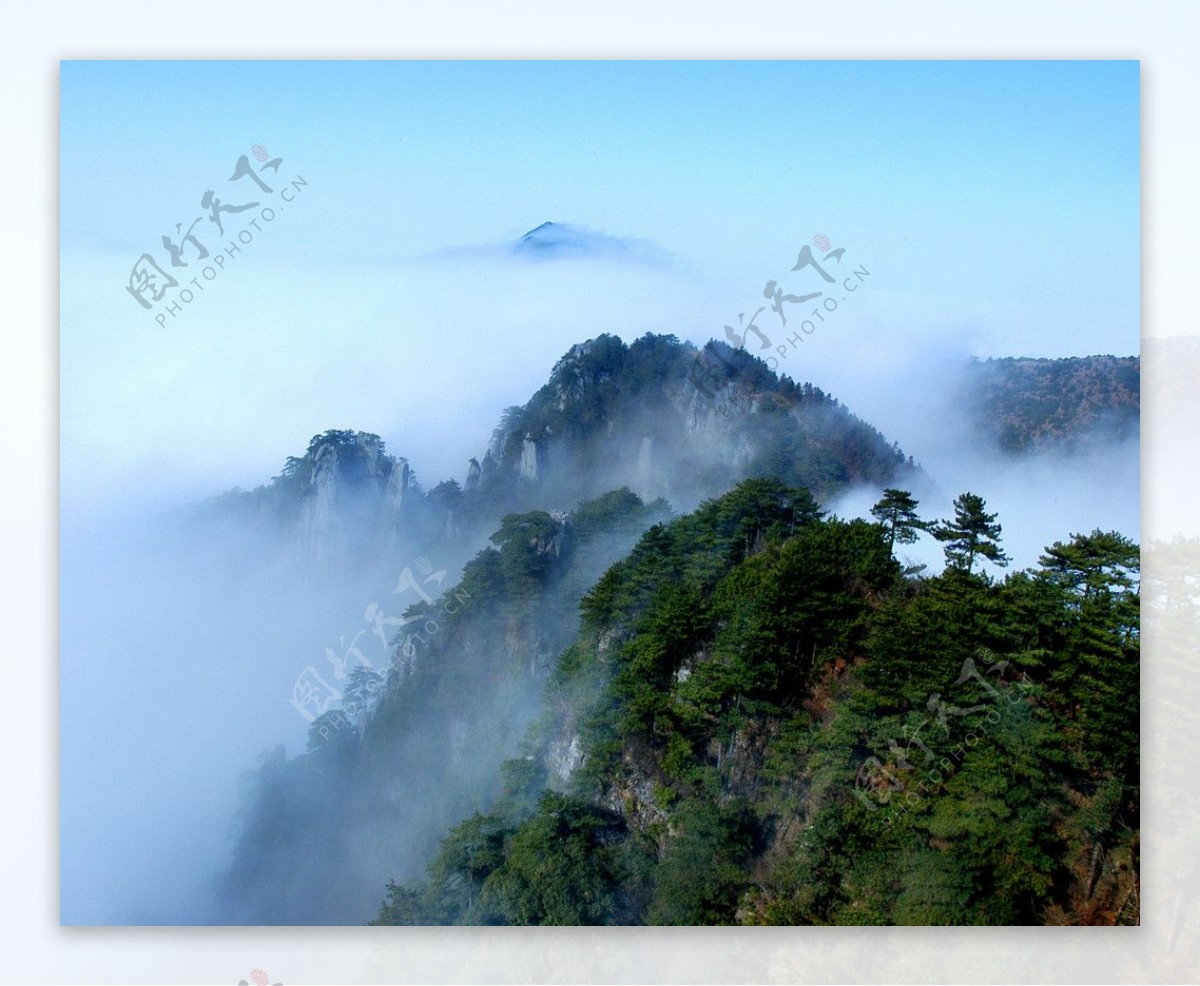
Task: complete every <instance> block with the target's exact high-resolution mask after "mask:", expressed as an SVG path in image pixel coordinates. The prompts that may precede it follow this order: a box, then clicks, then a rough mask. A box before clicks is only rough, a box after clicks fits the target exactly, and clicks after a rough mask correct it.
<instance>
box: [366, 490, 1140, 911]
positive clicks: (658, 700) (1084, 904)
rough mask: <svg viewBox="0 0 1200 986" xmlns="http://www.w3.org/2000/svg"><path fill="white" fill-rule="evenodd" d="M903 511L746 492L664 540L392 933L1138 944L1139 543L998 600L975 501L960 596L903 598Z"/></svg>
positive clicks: (1064, 548)
mask: <svg viewBox="0 0 1200 986" xmlns="http://www.w3.org/2000/svg"><path fill="white" fill-rule="evenodd" d="M889 498H890V504H891V507H892V508H895V509H896V510H898V511H899V512H898V513H897V512H887V511H883V512H884V516H883V517H881V522H880V523H868V522H865V521H859V520H853V521H845V520H841V519H838V518H831V517H826V516H824V515H823V514H822V512H821V511H820V510H819V509H818V508H817V506H816V503H815V502H814V500H813V498H812V497H811V495H810V494H809V492H808V491H807V490H804V489H798V488H790V487H788V486H786V485H785V484H783V483H780V482H778V481H776V480H768V479H759V480H749V481H747V482H745V483H743V484H741V485H740V486H739V487H737V488H736V489H735V490H733V491H732V492H730V493H729V494H727V495H726V496H724V497H721V498H720V499H717V500H713V501H710V502H707V503H705V504H704V505H703V506H702V507H701V508H700V509H699V510H697V511H696V512H695V513H693V514H690V515H688V516H685V517H681V518H678V519H677V520H674V521H672V522H670V523H665V524H658V525H656V526H654V527H652V528H650V529H649V530H648V531H647V532H646V533H645V535H644V536H643V537H642V539H641V541H640V542H639V543H638V545H637V547H636V548H635V549H634V550H633V551H632V552H631V553H630V554H629V555H628V556H627V557H626V558H624V559H623V560H622V561H620V562H618V563H617V564H615V565H613V566H612V567H611V568H610V569H609V570H608V571H607V572H606V573H605V574H604V576H603V577H602V578H601V579H600V580H599V581H598V582H596V584H595V585H594V587H593V588H592V589H591V591H590V592H588V593H587V594H586V596H584V598H583V601H582V608H581V612H582V625H581V628H580V632H579V636H578V637H577V638H576V640H575V641H574V642H573V643H572V644H571V645H570V646H569V647H567V648H566V649H565V650H564V651H563V652H562V656H561V658H560V659H559V661H558V664H557V667H556V669H555V671H554V673H553V675H552V676H551V678H550V680H549V683H548V686H547V693H546V698H545V707H546V709H547V712H546V714H545V716H544V717H543V719H542V720H541V721H540V723H539V724H538V725H537V727H536V728H535V729H534V731H533V733H532V734H531V738H530V740H529V747H528V749H529V752H528V753H527V754H526V755H525V757H524V758H523V759H520V760H516V761H510V762H509V763H508V764H507V765H506V766H505V784H504V788H503V791H502V792H501V794H500V796H499V797H498V798H497V799H496V801H495V802H494V803H493V804H492V806H491V808H490V809H489V810H488V812H487V813H486V814H479V815H476V816H473V817H472V818H470V819H468V820H467V821H466V822H464V823H463V824H461V825H459V826H457V827H456V828H454V829H453V830H452V831H451V833H450V835H449V836H448V837H447V838H446V839H445V840H444V841H443V843H442V847H441V850H440V852H439V853H438V854H437V856H436V857H435V859H434V861H433V863H432V864H431V865H430V867H429V870H428V874H427V878H426V879H425V880H424V881H422V882H416V883H408V884H397V883H392V884H389V886H388V889H387V899H386V900H385V902H384V904H383V906H382V908H381V910H380V913H379V916H378V922H379V923H384V924H423V923H468V924H469V923H476V924H727V923H742V924H765V923H796V924H889V923H894V924H1014V923H1015V924H1025V923H1136V921H1137V919H1138V915H1137V904H1136V899H1137V898H1136V892H1135V891H1136V881H1137V852H1138V849H1137V829H1138V821H1137V814H1138V784H1139V763H1138V700H1137V681H1138V660H1139V631H1138V590H1137V577H1138V576H1137V569H1138V554H1137V548H1136V546H1135V545H1133V544H1132V543H1131V542H1129V541H1128V540H1126V539H1124V538H1122V537H1120V536H1119V535H1116V534H1112V533H1108V532H1102V531H1095V532H1092V533H1090V534H1086V535H1076V536H1073V537H1070V538H1068V539H1067V540H1066V541H1064V542H1061V543H1057V544H1055V545H1052V546H1050V547H1049V548H1047V553H1046V555H1045V557H1044V558H1043V559H1042V562H1041V564H1040V565H1039V566H1038V567H1037V568H1034V569H1031V570H1028V571H1024V572H1016V573H1012V574H1010V575H1008V576H1007V577H1006V578H1005V579H1004V580H1003V581H1000V582H996V581H993V580H992V579H991V578H989V577H988V576H987V575H985V574H980V573H978V572H977V571H974V568H975V566H974V564H973V562H974V560H975V558H976V556H979V555H983V556H984V557H991V558H992V560H994V561H995V560H998V559H1002V558H1003V556H1002V553H1001V552H1000V549H999V535H1000V531H999V526H998V525H997V524H996V523H995V518H994V517H993V516H991V515H988V514H987V513H986V511H985V510H984V504H983V501H982V499H981V498H979V497H978V496H975V495H974V494H964V495H963V496H962V497H960V498H959V501H958V504H957V506H958V508H959V510H958V512H957V513H956V517H955V518H954V519H952V520H950V521H943V522H941V523H940V524H939V525H938V527H939V529H941V530H953V531H955V532H956V534H955V537H954V538H953V539H948V540H949V543H950V551H949V552H948V562H949V564H948V566H947V568H946V570H945V571H944V572H943V573H942V574H940V575H936V576H931V577H923V578H910V577H906V575H905V574H904V573H903V572H902V571H901V569H900V566H899V565H898V563H897V562H896V561H895V559H894V558H893V557H892V551H891V548H892V544H893V542H894V541H897V540H899V538H898V537H897V531H898V530H903V529H905V528H902V527H898V526H897V525H898V524H904V525H906V526H907V529H909V530H912V531H917V530H922V529H924V528H925V527H926V526H927V525H925V523H924V522H922V521H920V519H919V518H918V517H917V516H916V513H915V508H916V504H915V501H914V502H911V503H910V502H909V501H911V497H909V496H908V494H907V493H906V492H905V491H903V490H889V491H888V494H887V497H886V498H885V499H889ZM877 516H878V514H877ZM526 533H527V534H528V536H529V537H530V538H531V539H532V538H536V537H537V531H536V530H531V531H528V532H526ZM964 538H965V539H967V540H966V541H964V540H963V539H964ZM972 538H973V539H974V540H972ZM992 552H994V553H992ZM568 742H575V743H578V744H579V746H580V747H581V749H582V754H583V755H582V757H581V759H580V762H579V763H578V764H577V765H576V766H575V768H574V769H573V770H571V771H561V770H559V769H558V768H557V767H554V769H551V768H552V766H553V765H554V764H555V762H556V761H555V756H556V755H557V754H556V751H561V750H562V749H563V748H564V746H565V745H566V744H567V743H568Z"/></svg>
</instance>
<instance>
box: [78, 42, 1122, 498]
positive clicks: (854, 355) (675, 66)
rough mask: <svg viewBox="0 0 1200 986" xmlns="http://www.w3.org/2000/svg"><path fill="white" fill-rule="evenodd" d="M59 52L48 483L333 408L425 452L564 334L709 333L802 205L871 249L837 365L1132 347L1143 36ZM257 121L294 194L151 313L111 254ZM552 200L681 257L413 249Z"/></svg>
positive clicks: (583, 220) (273, 451)
mask: <svg viewBox="0 0 1200 986" xmlns="http://www.w3.org/2000/svg"><path fill="white" fill-rule="evenodd" d="M61 82H62V86H61V90H62V91H61V106H62V149H61V169H62V182H61V238H62V239H61V241H62V268H61V306H62V307H61V310H62V361H63V369H62V431H63V484H64V504H65V505H66V506H69V505H70V503H71V499H72V496H71V494H72V491H73V490H74V489H75V488H76V484H78V485H79V487H80V488H82V484H83V476H84V475H86V476H87V477H88V479H87V485H88V488H89V490H91V491H96V490H103V489H106V488H112V489H116V488H127V487H128V486H129V485H130V484H131V483H133V484H137V483H138V482H140V481H142V480H145V481H146V482H147V483H150V484H151V485H153V486H155V488H156V489H158V490H159V491H160V492H162V493H163V494H164V495H166V496H168V497H170V496H172V495H178V496H184V497H186V496H191V495H195V494H196V493H197V492H199V491H201V490H209V491H212V488H214V487H215V489H220V488H224V487H226V486H229V485H233V484H234V483H240V484H242V485H246V484H249V483H253V482H258V481H261V480H262V479H265V478H266V476H267V475H269V474H270V473H271V472H272V471H274V470H275V469H277V468H278V465H279V464H280V463H281V462H282V458H283V456H284V455H286V454H290V453H292V452H295V451H296V450H298V449H302V448H303V446H304V444H305V443H306V440H307V438H308V437H309V435H311V434H312V433H315V432H316V431H320V430H323V429H324V428H326V427H335V426H336V427H345V426H350V427H357V428H362V429H365V430H372V431H377V432H380V433H381V434H383V435H384V437H385V438H387V439H388V440H389V442H390V443H391V444H392V446H393V447H394V448H396V450H397V451H405V452H411V451H415V450H422V449H423V448H424V446H425V445H433V446H434V448H432V449H429V450H428V451H427V454H426V461H427V462H428V467H427V468H426V470H425V472H426V473H429V475H427V476H425V478H427V479H429V480H434V481H436V479H440V478H443V476H444V475H446V474H447V473H448V470H450V469H451V468H452V467H453V468H455V469H457V471H462V467H461V466H456V465H455V464H456V463H464V462H465V455H466V454H469V453H470V451H471V449H475V448H478V447H479V446H480V444H481V443H482V442H483V441H484V440H485V439H486V437H487V434H488V433H490V429H491V427H492V426H493V424H494V423H495V420H496V418H497V417H498V414H499V411H500V409H501V408H502V407H503V406H504V405H506V404H510V403H515V402H520V401H523V400H525V399H526V398H527V397H528V395H529V393H531V392H532V390H533V389H536V386H537V385H538V384H539V383H541V382H543V381H544V379H545V376H546V374H547V372H548V370H549V368H550V366H551V365H552V364H553V361H554V359H556V358H557V356H558V355H561V353H562V352H563V351H565V350H566V349H567V348H568V347H569V346H570V345H571V344H572V343H573V342H576V341H579V340H580V339H582V338H585V337H586V336H588V335H592V334H595V332H596V331H603V330H606V329H607V330H609V331H615V332H618V333H619V334H621V335H623V336H625V337H627V338H628V337H631V336H633V335H638V334H640V333H641V332H643V331H647V330H650V329H654V330H661V331H673V332H676V334H678V335H680V336H683V337H685V338H690V339H692V340H693V341H697V342H703V341H704V340H705V339H707V338H708V337H710V336H713V335H720V334H721V326H722V325H723V324H725V323H727V322H730V321H732V320H733V319H734V318H735V317H736V313H737V312H739V311H742V310H744V309H745V308H747V307H749V306H750V305H756V304H757V302H758V299H759V297H760V292H761V289H762V285H763V282H764V281H765V280H766V279H768V278H774V277H779V276H781V275H782V274H785V273H786V272H787V271H788V269H789V268H790V266H791V264H792V263H793V262H794V259H793V258H795V257H796V254H797V251H798V249H799V247H800V246H801V245H803V244H804V243H806V242H808V241H809V240H810V238H811V237H812V236H813V235H814V234H816V233H824V234H825V235H828V236H829V237H830V239H831V240H832V241H833V242H834V243H835V245H838V246H844V247H846V248H847V254H846V259H847V260H853V261H854V262H855V263H860V264H864V265H866V266H867V267H868V268H869V269H870V270H871V271H872V276H873V278H874V281H873V282H872V286H871V288H872V289H871V294H870V296H869V297H868V296H867V295H866V294H863V295H861V296H859V297H857V298H856V299H855V304H856V308H855V309H854V310H853V311H852V312H850V311H847V313H846V315H845V317H844V319H843V320H842V322H841V323H840V324H839V327H838V329H837V336H836V337H834V336H832V334H831V335H830V336H829V337H828V338H827V339H826V340H825V341H824V342H823V345H824V346H825V350H824V358H825V359H827V360H828V361H830V365H833V364H834V363H836V364H838V365H840V366H843V367H844V366H846V365H848V364H853V363H854V362H855V361H856V360H858V359H860V358H865V357H864V356H863V355H862V354H866V355H867V356H869V355H870V354H876V355H877V354H878V352H879V351H880V346H881V342H880V340H881V339H884V338H885V337H886V340H887V342H886V344H885V345H884V346H883V348H884V349H887V350H888V351H889V352H891V347H896V348H897V349H898V351H899V353H900V354H903V353H915V352H922V351H924V350H926V349H928V348H929V347H931V346H935V345H938V344H941V343H945V344H946V345H949V346H952V347H955V348H957V349H961V350H962V351H963V352H965V353H968V354H971V355H979V356H987V355H1015V354H1027V355H1047V356H1061V355H1078V354H1088V353H1096V352H1116V353H1122V354H1129V353H1134V352H1136V351H1137V345H1138V311H1139V263H1140V257H1139V67H1138V64H1137V63H1136V62H1020V61H1013V62H683V63H679V62H637V63H624V62H598V63H577V62H531V63H505V62H479V63H470V62H468V63H439V62H407V63H381V62H181V63H180V62H177V63H170V62H65V63H63V66H62V80H61ZM253 144H261V145H263V146H265V147H266V148H267V149H268V150H269V151H270V154H271V156H272V157H276V156H279V157H282V158H283V163H282V165H281V166H280V169H279V176H280V178H281V180H282V179H285V178H292V177H295V176H301V177H302V178H303V179H304V180H305V181H306V182H307V183H308V184H307V186H305V189H304V191H303V194H302V195H301V196H300V198H299V200H298V201H297V202H296V203H295V205H294V206H293V208H292V209H291V211H289V212H287V213H281V214H280V215H279V216H278V218H277V220H276V221H275V222H274V223H273V224H272V225H271V226H270V227H269V228H268V229H267V230H266V231H265V232H263V233H262V234H261V235H260V236H259V239H258V241H257V242H255V243H254V244H252V245H251V246H248V247H246V248H245V249H244V251H243V253H242V254H241V255H240V256H239V257H237V258H236V260H235V261H233V262H231V266H230V269H229V270H227V271H224V272H222V273H221V275H220V277H219V278H218V279H216V280H215V281H214V282H213V283H212V284H210V285H209V286H208V290H207V291H206V292H205V294H204V295H203V296H197V300H196V301H195V302H194V303H193V304H192V305H190V306H189V307H188V310H187V311H186V312H185V313H184V314H183V315H182V316H180V317H179V318H178V319H175V320H172V321H171V322H170V324H168V325H167V326H165V327H161V326H159V325H158V324H156V323H155V322H154V320H153V319H152V318H150V317H148V316H147V315H146V314H145V313H144V312H143V311H142V310H141V309H140V308H139V307H138V305H137V304H136V303H135V302H134V301H133V299H132V298H131V297H130V296H129V295H128V294H127V293H126V292H125V291H124V289H123V285H124V284H125V283H127V279H128V276H129V271H130V268H131V266H132V263H133V262H134V261H135V260H136V259H137V257H138V256H139V255H140V254H141V252H142V251H143V250H146V251H153V250H154V249H155V248H156V246H157V244H158V242H159V237H160V236H161V235H162V234H163V233H168V232H171V230H172V229H173V227H174V224H175V223H176V222H180V221H182V222H183V224H184V226H186V225H187V224H188V223H189V222H190V221H191V219H193V218H195V217H196V216H198V215H201V214H202V210H201V209H200V208H199V198H200V195H201V193H202V192H203V191H204V190H206V189H209V188H216V189H218V191H220V187H219V186H221V185H223V184H224V183H225V180H226V179H227V177H228V175H229V174H230V173H231V171H232V168H233V163H234V161H236V159H237V157H238V156H239V155H240V154H246V153H248V151H249V149H250V147H251V145H253ZM268 175H269V173H268ZM225 188H226V189H227V194H226V198H225V201H226V202H236V201H239V200H238V195H239V194H240V191H239V190H241V189H245V190H246V195H243V197H247V196H248V194H249V193H250V192H253V191H254V190H253V189H252V188H251V187H250V186H249V184H248V182H246V181H242V182H239V183H237V184H236V185H234V186H228V185H226V186H225ZM277 193H278V189H275V190H273V193H272V194H273V195H275V194H277ZM260 197H261V196H260ZM271 201H276V200H275V199H271ZM250 215H253V213H251V214H250ZM232 219H233V220H236V223H231V226H236V227H238V228H240V224H241V222H242V219H243V217H241V216H237V217H232ZM547 219H550V220H556V221H560V222H568V223H576V224H580V225H584V226H588V227H592V228H595V229H597V230H602V231H604V232H606V233H609V234H612V235H616V236H629V237H637V238H646V239H649V240H652V241H654V242H655V243H657V244H658V245H659V246H660V247H661V248H663V249H664V250H666V251H668V252H669V253H670V254H672V255H674V256H675V257H676V258H677V260H678V266H677V267H676V268H673V269H671V270H669V271H654V270H650V269H638V268H637V265H632V264H626V265H614V264H612V263H602V262H598V263H596V264H592V265H587V264H582V265H580V264H574V265H560V266H557V267H555V266H553V265H551V267H549V268H543V269H539V270H536V271H534V270H524V269H521V270H515V269H513V267H512V265H511V264H507V263H501V262H484V261H471V260H469V259H467V258H460V260H459V261H458V262H457V263H445V262H440V261H436V260H431V259H429V258H430V255H431V254H435V253H436V252H437V251H439V250H445V249H448V248H457V247H464V246H471V245H478V244H488V243H498V242H502V241H504V240H506V239H510V238H513V237H516V236H518V235H519V234H520V233H522V232H524V231H525V230H527V229H530V228H532V227H534V226H536V225H538V224H539V223H541V222H542V221H544V220H547ZM207 228H211V227H210V224H209V223H208V221H207V220H204V222H203V223H202V225H201V226H199V227H197V229H198V230H202V229H207ZM209 245H210V247H215V244H212V243H210V244H209ZM160 259H161V260H162V262H164V263H165V258H160ZM751 310H753V309H751ZM812 348H814V347H810V349H812ZM897 358H898V357H897ZM788 369H789V371H791V370H792V368H791V367H790V366H789V367H788ZM810 370H811V372H810ZM822 372H825V370H824V369H823V367H822V364H821V361H820V360H819V359H818V360H816V361H815V362H812V363H810V364H809V365H807V366H805V367H804V368H796V369H795V371H794V372H793V375H796V376H798V377H801V378H807V377H809V376H814V375H815V376H816V382H817V383H819V384H821V383H825V385H827V386H828V385H829V382H828V381H827V380H823V379H822V378H821V376H820V374H821V373H822ZM834 376H835V379H834V382H836V383H839V384H841V385H842V387H843V391H844V389H845V387H846V386H848V384H846V382H845V381H844V380H843V379H842V378H840V377H837V376H836V374H835V375H834ZM831 389H835V388H831ZM835 393H838V395H839V396H845V397H846V398H847V399H848V402H849V403H851V405H852V406H853V405H854V400H853V399H854V397H855V394H854V393H853V392H851V393H848V394H843V393H839V392H838V391H837V390H836V389H835ZM431 430H437V431H439V432H440V436H441V437H440V439H439V440H437V441H433V442H430V441H429V440H428V436H429V432H430V431H431ZM884 430H885V431H886V430H887V429H886V427H885V429H884ZM447 434H449V435H451V436H452V437H451V439H450V440H449V441H446V440H444V438H445V436H446V435H447ZM418 471H419V472H420V471H421V470H420V467H418ZM165 475H169V476H170V477H172V478H171V481H170V482H169V483H166V484H165V485H164V480H163V477H164V476H165ZM459 478H460V479H461V477H459Z"/></svg>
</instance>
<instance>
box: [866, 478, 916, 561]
mask: <svg viewBox="0 0 1200 986" xmlns="http://www.w3.org/2000/svg"><path fill="white" fill-rule="evenodd" d="M871 516H872V517H874V518H875V519H876V520H877V521H879V523H881V524H883V525H884V527H886V528H887V532H888V539H887V546H888V551H891V550H892V547H893V546H894V545H895V544H897V543H899V544H912V543H913V542H914V541H916V539H917V531H924V530H928V528H929V525H928V524H927V523H926V522H925V521H923V520H921V519H920V518H919V517H918V516H917V501H916V500H914V499H913V497H912V494H910V493H909V492H908V490H898V489H895V488H893V487H888V488H887V489H886V490H884V491H883V499H882V500H880V501H879V502H878V503H877V504H875V506H873V507H872V508H871Z"/></svg>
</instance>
